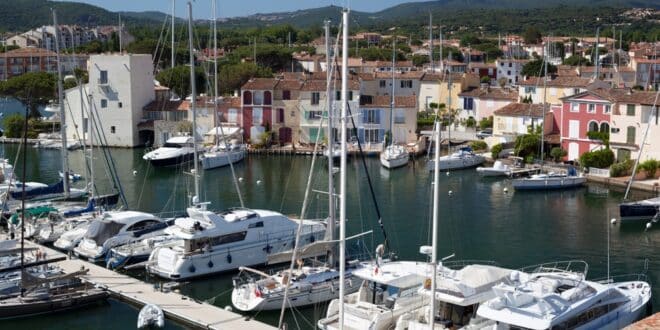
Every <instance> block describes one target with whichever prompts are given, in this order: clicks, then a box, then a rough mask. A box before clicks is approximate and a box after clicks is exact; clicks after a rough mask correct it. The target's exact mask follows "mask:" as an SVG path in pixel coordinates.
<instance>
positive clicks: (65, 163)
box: [53, 9, 69, 198]
mask: <svg viewBox="0 0 660 330" xmlns="http://www.w3.org/2000/svg"><path fill="white" fill-rule="evenodd" d="M53 25H55V52H56V54H57V98H58V102H59V105H60V134H61V138H62V172H63V173H64V178H63V182H64V197H65V198H69V150H68V149H67V145H66V124H65V123H66V112H65V111H64V97H63V95H62V88H63V86H62V65H61V62H60V33H59V32H60V31H59V27H58V25H57V12H56V11H55V9H53Z"/></svg>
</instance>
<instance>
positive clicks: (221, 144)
mask: <svg viewBox="0 0 660 330" xmlns="http://www.w3.org/2000/svg"><path fill="white" fill-rule="evenodd" d="M212 4H213V70H214V71H213V72H214V73H213V77H214V84H213V88H214V93H213V106H214V109H213V110H214V111H213V116H214V118H215V121H216V127H215V128H214V129H213V133H214V134H213V136H214V139H215V141H216V143H215V145H214V146H213V147H211V148H210V149H209V150H208V151H206V152H204V153H203V154H202V156H201V157H200V160H201V162H202V168H204V169H205V170H208V169H212V168H216V167H223V166H227V165H231V164H233V163H237V162H240V161H241V160H243V158H245V154H246V153H247V146H246V145H245V144H244V143H238V140H236V139H232V140H231V141H229V142H228V141H227V140H228V139H230V138H233V137H235V136H236V135H241V138H242V134H241V129H240V128H238V127H235V128H234V129H233V130H231V131H229V132H227V133H225V129H227V128H223V127H222V125H221V123H220V121H219V120H218V98H219V96H218V32H217V21H218V20H217V18H216V17H215V12H216V11H215V0H214V1H212ZM209 133H210V132H209ZM232 170H233V169H232Z"/></svg>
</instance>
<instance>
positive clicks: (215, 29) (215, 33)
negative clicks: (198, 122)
mask: <svg viewBox="0 0 660 330" xmlns="http://www.w3.org/2000/svg"><path fill="white" fill-rule="evenodd" d="M211 7H212V8H211V10H213V122H214V125H215V145H216V146H217V145H219V144H220V138H219V137H218V126H219V124H220V121H219V120H218V26H217V23H218V18H217V17H216V0H212V1H211ZM221 130H222V128H221ZM223 137H224V134H223ZM226 145H227V143H226V141H225V147H226ZM229 163H231V156H229Z"/></svg>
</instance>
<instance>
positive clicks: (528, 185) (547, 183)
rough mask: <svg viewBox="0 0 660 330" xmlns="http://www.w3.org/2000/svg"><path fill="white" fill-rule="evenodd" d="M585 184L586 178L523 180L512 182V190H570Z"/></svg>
mask: <svg viewBox="0 0 660 330" xmlns="http://www.w3.org/2000/svg"><path fill="white" fill-rule="evenodd" d="M586 182H587V178H586V177H556V178H543V179H534V178H525V179H516V180H513V188H514V189H516V190H555V189H570V188H579V187H582V186H583V185H584V184H585V183H586Z"/></svg>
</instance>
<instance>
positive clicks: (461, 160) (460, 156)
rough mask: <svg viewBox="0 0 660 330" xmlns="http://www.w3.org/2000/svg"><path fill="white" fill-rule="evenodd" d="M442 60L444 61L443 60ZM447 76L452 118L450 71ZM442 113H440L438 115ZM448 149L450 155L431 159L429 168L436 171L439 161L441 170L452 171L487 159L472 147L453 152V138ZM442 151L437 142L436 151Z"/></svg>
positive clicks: (428, 164)
mask: <svg viewBox="0 0 660 330" xmlns="http://www.w3.org/2000/svg"><path fill="white" fill-rule="evenodd" d="M441 62H442V61H441ZM445 77H448V79H449V83H448V84H447V88H448V89H449V93H448V95H449V96H448V97H447V109H449V111H450V114H449V116H450V118H451V116H452V114H451V86H452V82H451V77H452V76H451V74H450V73H449V72H446V73H445ZM439 115H440V114H439V113H438V116H439ZM451 125H452V124H451V121H450V123H449V125H448V126H447V132H449V133H450V134H451ZM439 132H440V131H438V134H440V133H439ZM447 149H448V151H449V153H448V155H446V156H441V157H439V158H437V160H436V159H430V160H429V161H428V162H427V163H426V166H427V169H428V170H429V171H434V170H435V168H436V166H435V162H436V161H437V162H438V163H439V166H438V167H437V168H438V169H439V170H440V171H451V170H461V169H465V168H471V167H475V166H479V165H481V164H482V163H483V162H484V161H486V158H485V157H484V156H481V155H478V154H475V153H474V152H473V151H472V148H470V147H463V148H460V149H459V150H457V151H456V152H454V153H452V152H451V139H447ZM438 152H440V143H436V146H435V153H438Z"/></svg>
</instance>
